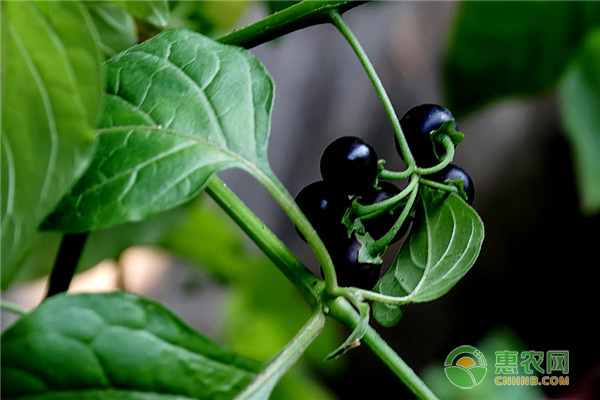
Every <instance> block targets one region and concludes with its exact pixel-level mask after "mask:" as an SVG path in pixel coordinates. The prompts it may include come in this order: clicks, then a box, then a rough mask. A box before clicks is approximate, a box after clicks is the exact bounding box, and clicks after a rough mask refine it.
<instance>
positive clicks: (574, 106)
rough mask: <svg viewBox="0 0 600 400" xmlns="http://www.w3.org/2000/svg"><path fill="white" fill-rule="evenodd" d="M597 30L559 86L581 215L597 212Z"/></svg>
mask: <svg viewBox="0 0 600 400" xmlns="http://www.w3.org/2000/svg"><path fill="white" fill-rule="evenodd" d="M599 79H600V30H596V31H593V32H592V33H590V35H589V36H588V38H587V40H586V41H585V43H584V46H583V50H582V52H581V54H580V56H579V57H578V58H577V59H576V60H575V62H574V63H573V64H572V65H571V66H570V68H569V70H568V72H567V74H566V75H565V77H564V79H563V80H562V81H561V84H560V107H561V113H562V118H563V121H564V124H565V132H566V134H567V137H568V139H569V141H570V143H571V150H572V152H573V162H574V168H575V173H576V177H577V185H578V191H579V197H580V207H581V210H582V212H583V213H585V214H588V215H594V214H597V213H598V212H600V113H599V112H598V110H600V80H599Z"/></svg>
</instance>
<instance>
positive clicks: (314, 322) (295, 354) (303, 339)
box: [236, 308, 325, 400]
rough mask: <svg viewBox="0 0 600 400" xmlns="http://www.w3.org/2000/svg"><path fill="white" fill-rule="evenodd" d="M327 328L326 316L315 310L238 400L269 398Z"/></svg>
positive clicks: (319, 310)
mask: <svg viewBox="0 0 600 400" xmlns="http://www.w3.org/2000/svg"><path fill="white" fill-rule="evenodd" d="M324 326H325V314H324V313H323V311H322V310H321V309H320V308H317V309H315V311H314V312H313V314H312V316H311V317H310V319H309V320H308V321H307V322H306V324H304V326H303V327H302V328H301V329H300V331H299V332H298V334H296V336H294V338H293V339H292V340H291V341H290V342H289V343H288V344H287V345H286V346H285V347H284V348H283V349H282V350H281V351H280V352H279V353H277V355H276V356H275V357H273V358H272V359H271V360H270V361H269V362H268V365H267V367H266V368H265V369H264V370H262V371H261V373H260V374H258V376H257V377H256V378H255V379H254V380H253V381H252V382H251V383H250V385H248V386H247V387H246V388H245V389H244V391H243V392H242V393H240V394H239V395H238V396H236V400H247V399H254V398H267V397H268V395H269V393H270V391H271V390H272V389H273V387H274V386H275V384H276V383H277V381H278V379H279V378H280V377H281V376H282V375H283V374H284V373H285V372H287V370H289V369H290V367H291V366H292V365H294V363H295V362H296V361H297V360H298V358H300V356H301V355H302V354H303V353H304V351H305V350H306V348H307V347H308V345H309V344H311V343H312V341H313V340H314V339H315V338H316V337H317V336H318V335H319V333H321V331H322V330H323V327H324Z"/></svg>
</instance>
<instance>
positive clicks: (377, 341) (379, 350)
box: [327, 297, 437, 400]
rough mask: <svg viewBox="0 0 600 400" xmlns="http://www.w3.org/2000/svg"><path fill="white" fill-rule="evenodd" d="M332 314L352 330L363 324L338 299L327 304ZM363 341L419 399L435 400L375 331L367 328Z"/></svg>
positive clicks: (341, 300) (348, 306)
mask: <svg viewBox="0 0 600 400" xmlns="http://www.w3.org/2000/svg"><path fill="white" fill-rule="evenodd" d="M327 305H328V307H329V312H330V314H331V315H332V316H333V317H334V318H336V319H337V320H339V321H341V322H343V323H344V324H345V325H347V326H348V327H349V328H350V329H356V327H357V326H358V325H359V324H360V323H361V317H360V315H359V314H358V313H357V312H356V310H355V309H354V308H353V307H352V305H351V304H350V303H349V302H348V300H346V299H344V298H341V297H338V298H336V299H335V300H333V301H330V302H328V303H327ZM362 341H363V342H364V343H365V344H366V345H367V346H368V347H369V348H370V349H371V350H372V351H373V353H375V354H376V355H377V356H378V357H379V359H380V360H382V361H383V362H384V363H385V364H386V365H387V366H388V367H389V368H390V370H391V371H392V372H394V374H396V376H398V378H400V380H401V381H402V382H403V383H404V384H405V385H406V386H407V387H408V388H409V389H410V390H411V391H412V392H413V393H414V394H415V396H416V397H417V398H419V399H426V400H433V399H437V397H436V395H435V394H434V393H433V392H432V391H431V389H429V388H428V387H427V385H425V382H423V381H422V380H421V378H419V376H418V375H417V374H416V373H415V371H413V370H412V368H410V367H409V366H408V365H407V364H406V363H405V362H404V360H402V358H400V356H398V354H397V353H396V352H395V351H394V349H392V348H391V347H390V346H389V345H388V344H387V343H386V342H385V340H384V339H383V338H382V337H381V336H380V335H379V334H378V333H377V331H375V329H373V328H372V327H371V326H367V328H366V331H365V334H364V336H363V338H362Z"/></svg>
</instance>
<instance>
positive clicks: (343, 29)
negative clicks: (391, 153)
mask: <svg viewBox="0 0 600 400" xmlns="http://www.w3.org/2000/svg"><path fill="white" fill-rule="evenodd" d="M329 16H330V18H331V21H332V23H333V25H335V27H336V28H337V29H338V30H339V31H340V33H341V34H342V35H343V36H344V38H346V41H347V42H348V44H350V46H351V47H352V49H353V50H354V53H355V54H356V56H357V57H358V59H359V60H360V62H361V64H362V65H363V68H364V70H365V72H366V73H367V75H368V77H369V79H370V80H371V82H372V83H373V87H374V88H375V91H376V92H377V95H378V96H379V99H380V100H381V103H382V104H383V108H384V109H385V112H386V113H387V116H388V118H389V120H390V122H391V124H392V129H393V130H394V133H395V135H396V140H397V141H398V144H399V146H400V149H401V151H402V155H403V157H404V160H405V162H406V165H407V171H410V172H408V173H412V171H414V170H415V169H416V168H417V165H416V162H415V159H414V157H413V155H412V153H411V151H410V148H409V147H408V142H407V141H406V138H405V137H404V132H402V127H401V126H400V120H399V119H398V116H397V115H396V111H395V110H394V106H393V105H392V102H391V101H390V98H389V96H388V94H387V92H386V91H385V87H384V86H383V84H382V83H381V79H379V76H378V75H377V72H376V71H375V68H374V67H373V64H372V63H371V61H370V60H369V57H368V56H367V53H366V52H365V50H364V49H363V48H362V46H361V44H360V42H359V41H358V39H357V38H356V36H354V33H353V32H352V30H350V27H348V25H347V24H346V21H344V18H342V15H341V14H340V13H339V12H338V11H337V10H333V11H331V12H330V14H329Z"/></svg>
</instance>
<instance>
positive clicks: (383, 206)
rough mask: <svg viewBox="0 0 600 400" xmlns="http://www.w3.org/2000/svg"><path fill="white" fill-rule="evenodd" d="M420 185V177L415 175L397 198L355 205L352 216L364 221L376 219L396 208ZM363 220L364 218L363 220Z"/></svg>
mask: <svg viewBox="0 0 600 400" xmlns="http://www.w3.org/2000/svg"><path fill="white" fill-rule="evenodd" d="M418 184H419V176H418V175H416V174H414V175H413V176H412V178H411V180H410V183H409V184H408V186H406V187H405V188H404V189H403V190H402V191H401V192H400V193H398V194H397V195H395V196H392V197H390V198H389V199H387V200H384V201H381V202H379V203H375V204H369V205H363V204H360V203H354V204H353V205H352V215H357V216H361V217H363V216H364V217H365V218H364V219H369V218H373V217H376V216H378V215H380V214H383V213H384V212H386V211H388V210H390V209H391V208H393V207H394V206H396V205H397V204H398V202H399V201H400V200H402V199H403V198H405V197H406V196H408V195H409V194H410V193H412V191H413V190H414V188H415V187H416V186H417V185H418ZM361 219H363V218H361Z"/></svg>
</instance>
